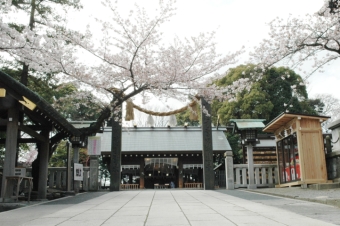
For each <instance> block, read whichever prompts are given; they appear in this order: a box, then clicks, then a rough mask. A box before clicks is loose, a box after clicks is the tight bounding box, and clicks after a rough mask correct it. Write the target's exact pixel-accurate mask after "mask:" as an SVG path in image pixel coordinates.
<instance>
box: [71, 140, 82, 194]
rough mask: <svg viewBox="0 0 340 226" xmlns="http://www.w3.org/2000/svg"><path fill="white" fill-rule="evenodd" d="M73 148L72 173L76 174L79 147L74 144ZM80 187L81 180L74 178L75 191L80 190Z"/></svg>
mask: <svg viewBox="0 0 340 226" xmlns="http://www.w3.org/2000/svg"><path fill="white" fill-rule="evenodd" d="M72 148H73V173H72V175H74V169H75V167H74V163H79V147H78V146H76V145H75V146H72ZM79 188H80V181H79V180H74V179H73V190H74V192H75V193H78V192H79Z"/></svg>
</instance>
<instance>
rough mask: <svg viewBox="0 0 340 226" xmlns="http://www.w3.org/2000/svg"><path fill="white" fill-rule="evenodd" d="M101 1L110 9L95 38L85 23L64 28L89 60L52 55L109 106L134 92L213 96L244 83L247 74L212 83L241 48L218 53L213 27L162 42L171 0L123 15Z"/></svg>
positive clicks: (116, 106) (180, 96) (171, 10)
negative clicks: (151, 10)
mask: <svg viewBox="0 0 340 226" xmlns="http://www.w3.org/2000/svg"><path fill="white" fill-rule="evenodd" d="M103 4H104V6H105V7H106V8H107V9H110V10H111V13H110V14H108V15H109V17H108V18H106V21H99V25H100V26H102V29H101V34H100V35H99V36H100V39H99V43H96V42H95V40H98V34H93V33H92V32H91V28H90V27H89V28H88V30H87V31H86V33H85V34H81V33H79V32H68V33H64V35H65V39H66V40H68V41H70V42H71V43H72V44H74V45H75V46H76V47H77V48H78V50H79V51H82V54H83V55H84V56H86V57H87V59H88V61H90V63H79V61H78V62H73V61H62V60H60V61H57V59H55V60H56V62H57V63H59V65H60V66H61V68H62V69H63V72H64V74H65V75H66V76H67V78H69V79H73V81H75V82H78V83H79V82H80V83H82V84H83V85H84V86H88V87H92V88H94V89H95V90H96V91H97V93H98V95H100V94H103V95H105V96H108V97H109V101H110V102H111V107H112V109H116V110H118V111H120V110H121V109H120V107H121V105H122V103H123V102H124V101H126V100H127V99H129V98H133V97H135V96H137V95H139V96H142V97H148V96H150V94H152V95H156V96H158V97H163V98H176V99H180V100H186V99H187V97H188V95H192V96H194V95H196V94H199V95H202V96H204V97H205V98H206V99H208V100H212V99H214V98H216V97H228V94H229V93H230V92H229V93H228V92H226V91H228V89H229V91H231V90H232V91H234V92H235V91H237V90H238V89H244V88H245V87H246V85H247V84H248V80H240V81H238V82H237V83H235V84H234V85H233V86H229V87H228V88H223V89H221V88H219V87H216V86H215V85H214V84H213V83H212V81H213V80H215V79H217V78H219V77H220V75H219V74H218V73H217V72H219V70H221V69H222V68H224V67H226V66H227V65H229V64H233V63H235V62H236V60H237V57H238V56H239V55H240V54H241V53H242V49H241V47H240V51H237V52H235V53H229V54H226V55H221V54H218V53H217V51H216V46H215V43H214V35H215V33H214V32H210V33H201V34H200V35H198V36H197V37H191V38H187V39H184V40H181V39H180V38H178V37H174V39H173V42H172V43H170V44H166V43H165V42H164V40H163V38H162V32H161V26H162V25H163V24H164V23H165V22H167V21H168V20H169V19H170V18H171V17H172V16H173V14H174V12H175V8H174V2H173V1H166V2H165V1H164V2H163V1H160V3H159V9H158V11H157V12H158V13H157V14H156V16H155V17H153V18H150V17H149V15H148V13H147V11H146V10H145V9H144V8H142V7H140V6H138V5H136V6H135V10H134V11H131V12H130V15H128V17H127V19H126V18H123V16H122V15H120V14H119V9H118V8H117V5H115V4H113V3H111V1H108V0H107V1H105V2H104V3H103ZM226 93H227V95H225V94H226Z"/></svg>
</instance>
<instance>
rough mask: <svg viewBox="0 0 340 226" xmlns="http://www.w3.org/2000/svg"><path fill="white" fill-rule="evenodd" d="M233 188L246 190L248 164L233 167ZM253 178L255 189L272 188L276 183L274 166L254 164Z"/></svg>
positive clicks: (276, 176) (276, 177)
mask: <svg viewBox="0 0 340 226" xmlns="http://www.w3.org/2000/svg"><path fill="white" fill-rule="evenodd" d="M234 177H235V178H234V180H235V188H246V187H247V186H248V184H249V180H248V164H235V165H234ZM254 177H255V181H254V183H255V184H256V186H257V187H274V186H275V184H276V183H277V182H278V175H277V166H276V164H254Z"/></svg>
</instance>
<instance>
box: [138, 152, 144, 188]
mask: <svg viewBox="0 0 340 226" xmlns="http://www.w3.org/2000/svg"><path fill="white" fill-rule="evenodd" d="M144 166H145V162H144V157H141V159H140V164H139V188H141V189H143V188H144V186H145V185H144V178H145V177H144Z"/></svg>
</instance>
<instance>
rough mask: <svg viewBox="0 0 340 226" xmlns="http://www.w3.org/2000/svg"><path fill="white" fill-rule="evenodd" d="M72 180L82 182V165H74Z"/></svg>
mask: <svg viewBox="0 0 340 226" xmlns="http://www.w3.org/2000/svg"><path fill="white" fill-rule="evenodd" d="M74 180H79V181H82V180H83V164H79V163H74Z"/></svg>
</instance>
